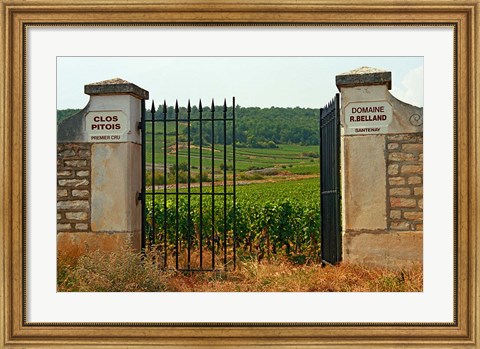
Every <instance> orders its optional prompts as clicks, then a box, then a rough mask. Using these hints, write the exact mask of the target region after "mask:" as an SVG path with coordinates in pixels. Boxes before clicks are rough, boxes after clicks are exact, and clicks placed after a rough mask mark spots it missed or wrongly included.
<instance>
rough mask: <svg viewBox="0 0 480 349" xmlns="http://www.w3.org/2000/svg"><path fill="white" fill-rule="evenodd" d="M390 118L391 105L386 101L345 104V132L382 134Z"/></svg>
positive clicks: (352, 133)
mask: <svg viewBox="0 0 480 349" xmlns="http://www.w3.org/2000/svg"><path fill="white" fill-rule="evenodd" d="M392 119H393V112H392V106H391V105H390V103H388V102H387V101H378V102H355V103H348V104H347V105H346V106H345V125H346V128H345V134H346V135H362V134H384V133H387V128H388V125H390V123H391V122H392Z"/></svg>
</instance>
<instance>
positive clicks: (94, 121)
mask: <svg viewBox="0 0 480 349" xmlns="http://www.w3.org/2000/svg"><path fill="white" fill-rule="evenodd" d="M85 126H86V133H87V139H88V141H89V142H124V141H125V140H126V135H125V133H126V132H127V129H128V123H127V116H126V115H125V113H124V112H122V111H119V110H116V111H91V112H88V114H87V116H86V122H85Z"/></svg>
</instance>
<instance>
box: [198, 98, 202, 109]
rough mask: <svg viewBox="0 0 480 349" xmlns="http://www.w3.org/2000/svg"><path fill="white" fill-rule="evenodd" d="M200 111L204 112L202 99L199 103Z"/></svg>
mask: <svg viewBox="0 0 480 349" xmlns="http://www.w3.org/2000/svg"><path fill="white" fill-rule="evenodd" d="M198 111H199V112H202V111H203V107H202V100H201V99H200V101H199V102H198Z"/></svg>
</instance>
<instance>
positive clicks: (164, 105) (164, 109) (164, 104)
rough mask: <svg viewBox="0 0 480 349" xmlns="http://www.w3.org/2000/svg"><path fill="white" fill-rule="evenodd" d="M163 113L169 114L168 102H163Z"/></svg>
mask: <svg viewBox="0 0 480 349" xmlns="http://www.w3.org/2000/svg"><path fill="white" fill-rule="evenodd" d="M163 113H164V114H167V101H166V100H163Z"/></svg>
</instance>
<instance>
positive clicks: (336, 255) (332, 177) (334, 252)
mask: <svg viewBox="0 0 480 349" xmlns="http://www.w3.org/2000/svg"><path fill="white" fill-rule="evenodd" d="M320 159H321V161H320V163H321V164H320V192H321V202H320V204H321V254H322V261H324V262H326V263H329V264H335V263H337V262H339V261H341V259H342V236H341V223H340V219H341V214H340V97H339V94H338V93H337V94H336V95H335V97H334V98H333V99H332V100H331V101H330V102H329V103H327V105H325V107H323V108H322V109H320Z"/></svg>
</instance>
